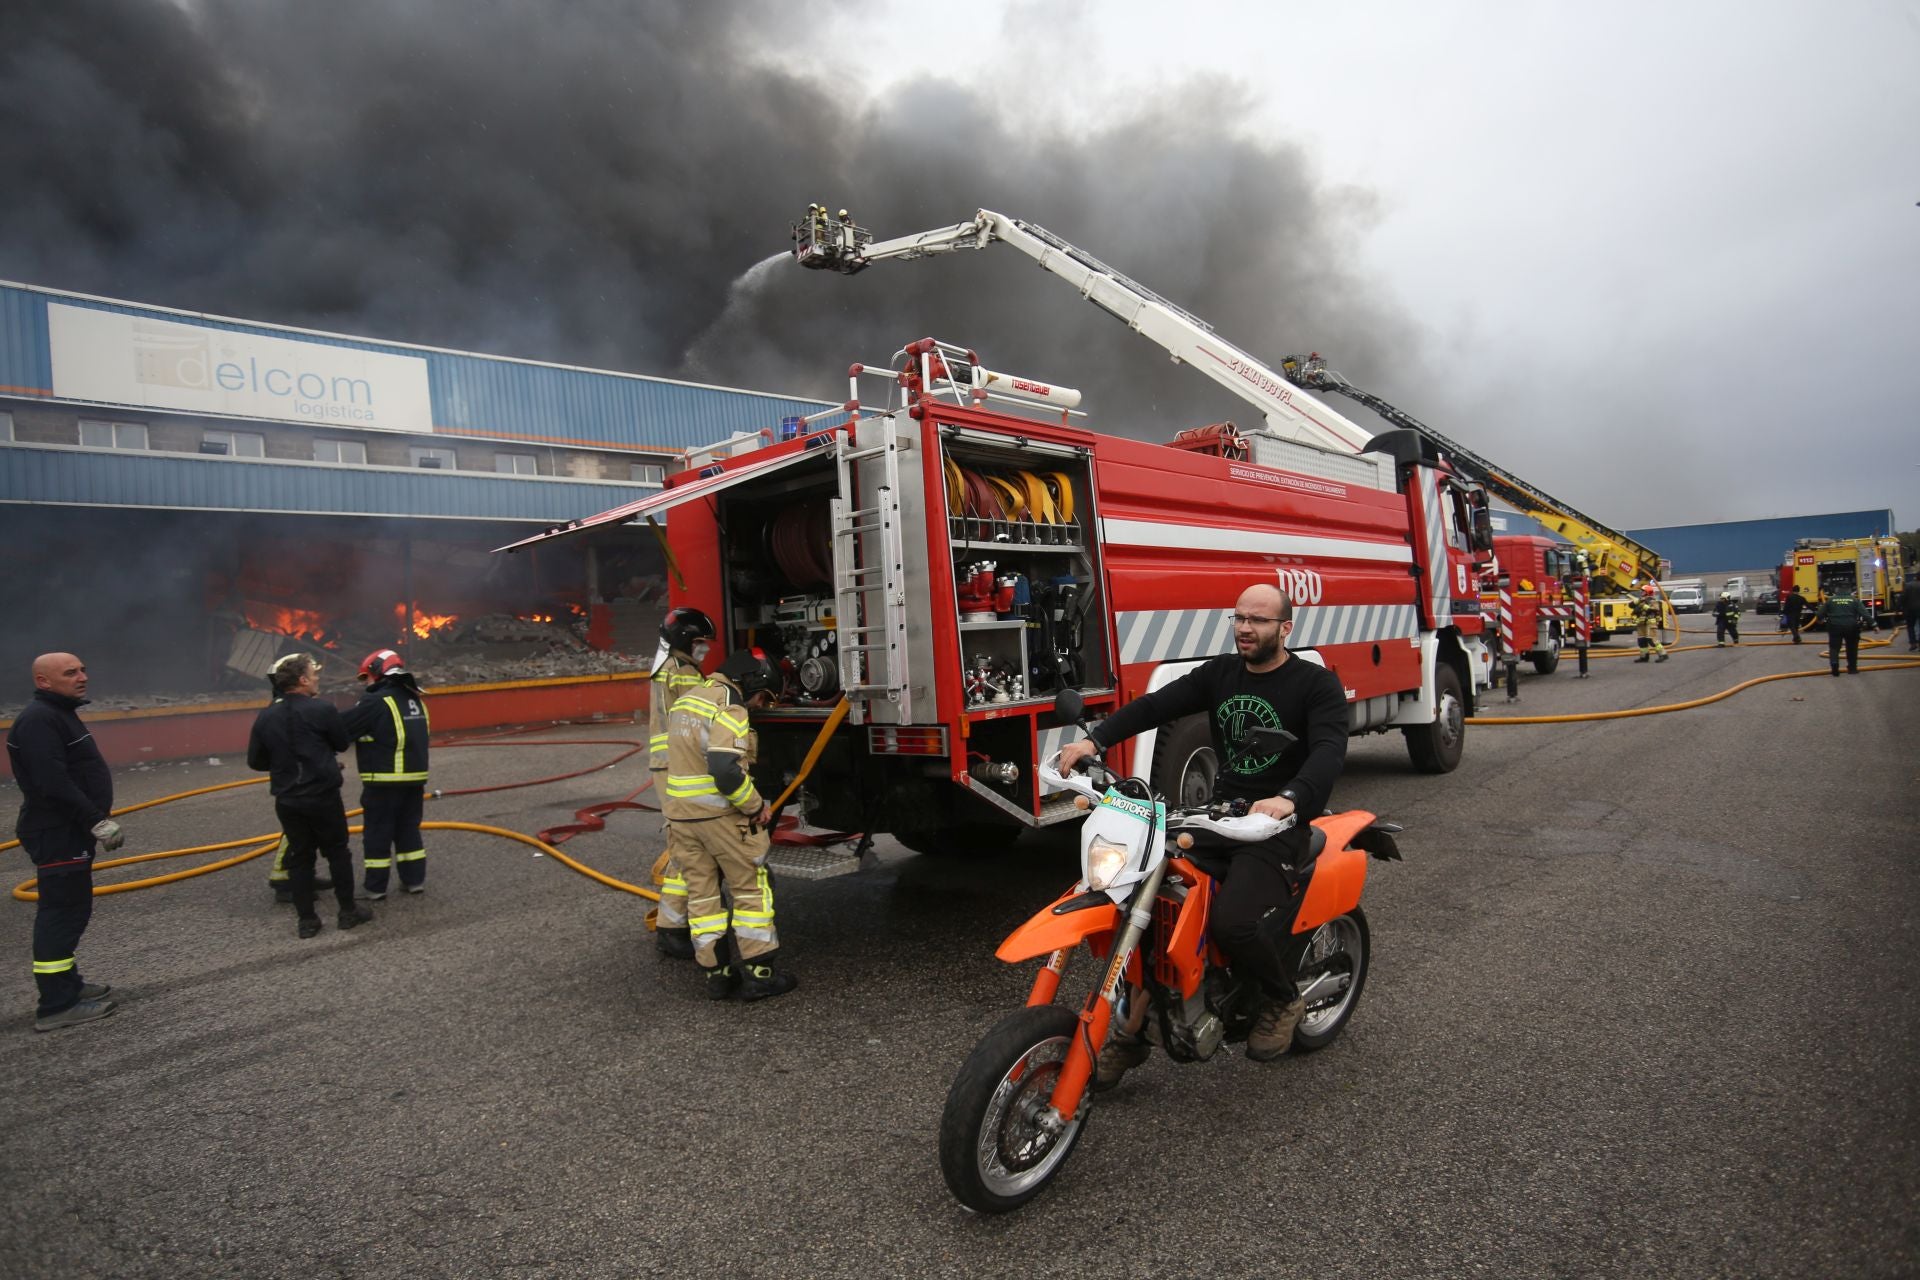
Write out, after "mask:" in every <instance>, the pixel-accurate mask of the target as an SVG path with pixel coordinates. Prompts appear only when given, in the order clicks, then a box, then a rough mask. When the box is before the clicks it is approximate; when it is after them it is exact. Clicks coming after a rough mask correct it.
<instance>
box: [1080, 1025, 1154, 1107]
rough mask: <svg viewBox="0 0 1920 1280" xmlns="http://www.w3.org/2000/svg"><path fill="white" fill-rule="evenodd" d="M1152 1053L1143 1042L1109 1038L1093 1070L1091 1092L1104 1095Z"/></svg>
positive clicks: (1117, 1036) (1120, 1037) (1116, 1037)
mask: <svg viewBox="0 0 1920 1280" xmlns="http://www.w3.org/2000/svg"><path fill="white" fill-rule="evenodd" d="M1152 1052H1153V1049H1152V1047H1151V1046H1149V1045H1148V1044H1147V1042H1146V1041H1145V1040H1132V1039H1128V1038H1126V1037H1124V1036H1119V1035H1115V1036H1111V1037H1109V1038H1108V1040H1107V1043H1106V1045H1105V1046H1104V1047H1103V1048H1102V1049H1101V1050H1100V1060H1099V1061H1098V1062H1096V1063H1095V1064H1094V1068H1093V1091H1094V1092H1095V1093H1105V1092H1106V1091H1107V1090H1109V1089H1111V1088H1113V1086H1115V1085H1117V1084H1119V1083H1120V1077H1121V1076H1124V1075H1126V1074H1127V1072H1129V1071H1131V1070H1133V1069H1134V1068H1135V1067H1137V1066H1139V1065H1140V1064H1141V1063H1143V1062H1145V1061H1146V1060H1147V1057H1148V1055H1150V1054H1151V1053H1152Z"/></svg>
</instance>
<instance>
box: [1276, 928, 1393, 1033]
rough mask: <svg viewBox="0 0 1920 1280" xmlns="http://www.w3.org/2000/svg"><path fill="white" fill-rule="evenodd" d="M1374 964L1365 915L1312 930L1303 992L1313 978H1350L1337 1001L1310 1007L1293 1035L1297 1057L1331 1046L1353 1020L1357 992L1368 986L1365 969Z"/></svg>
mask: <svg viewBox="0 0 1920 1280" xmlns="http://www.w3.org/2000/svg"><path fill="white" fill-rule="evenodd" d="M1372 960H1373V935H1372V934H1371V933H1370V932H1369V931H1368V929H1367V916H1366V913H1365V912H1364V911H1362V910H1360V908H1359V907H1355V908H1354V909H1353V910H1351V911H1349V912H1347V913H1346V914H1345V915H1343V916H1335V917H1334V918H1333V919H1331V920H1329V921H1327V922H1326V923H1325V924H1323V925H1321V926H1320V927H1319V928H1318V929H1316V930H1314V933H1313V940H1312V941H1311V942H1309V943H1308V944H1307V950H1306V954H1305V955H1303V956H1301V957H1300V976H1299V983H1300V986H1301V989H1302V990H1304V989H1305V988H1306V987H1307V985H1308V983H1309V982H1310V981H1311V980H1312V976H1313V975H1316V974H1319V973H1322V972H1325V971H1329V970H1331V971H1333V972H1340V971H1342V970H1344V971H1345V972H1346V973H1347V974H1348V975H1349V981H1348V983H1347V989H1346V990H1345V991H1342V992H1341V993H1340V995H1339V998H1338V999H1335V1000H1332V1001H1328V1002H1325V1003H1321V1004H1310V1005H1308V1006H1307V1011H1306V1013H1305V1014H1304V1015H1302V1017H1301V1019H1300V1025H1299V1026H1298V1027H1296V1028H1295V1029H1294V1032H1293V1047H1294V1049H1295V1050H1296V1051H1297V1052H1300V1053H1312V1052H1313V1051H1314V1050H1315V1049H1324V1048H1326V1047H1327V1046H1328V1045H1330V1044H1332V1043H1333V1040H1334V1037H1335V1036H1337V1035H1339V1034H1340V1029H1341V1028H1342V1027H1344V1026H1346V1025H1347V1019H1348V1018H1351V1017H1352V1016H1353V1010H1354V1006H1356V1005H1358V1004H1359V1003H1360V992H1361V990H1362V989H1363V988H1364V987H1365V986H1366V985H1367V969H1368V967H1369V965H1370V964H1371V962H1372Z"/></svg>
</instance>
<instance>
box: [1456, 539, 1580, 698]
mask: <svg viewBox="0 0 1920 1280" xmlns="http://www.w3.org/2000/svg"><path fill="white" fill-rule="evenodd" d="M1493 558H1494V567H1493V570H1492V571H1491V572H1489V573H1488V574H1487V575H1486V576H1485V577H1483V578H1482V579H1481V583H1480V604H1481V607H1482V608H1483V609H1484V610H1485V611H1487V612H1488V613H1490V614H1492V615H1494V620H1495V628H1494V629H1495V631H1496V633H1497V634H1501V635H1511V636H1512V637H1513V647H1514V652H1515V653H1516V654H1517V655H1518V656H1519V657H1520V658H1523V659H1525V660H1526V661H1529V662H1531V663H1533V669H1534V670H1535V671H1537V672H1539V673H1540V674H1541V675H1543V676H1548V675H1552V674H1553V671H1554V668H1555V667H1557V666H1559V665H1560V650H1561V649H1562V648H1563V647H1565V646H1567V645H1571V644H1573V643H1574V641H1575V638H1576V637H1575V625H1574V624H1575V611H1574V593H1573V591H1572V590H1570V589H1569V586H1568V584H1569V582H1571V581H1572V580H1574V579H1576V578H1578V577H1580V576H1582V575H1583V569H1582V567H1581V566H1582V564H1583V563H1584V557H1581V556H1579V555H1578V553H1577V552H1576V551H1575V549H1574V548H1573V547H1572V545H1571V544H1569V543H1565V542H1556V541H1554V540H1553V539H1552V538H1542V537H1540V536H1538V535H1537V534H1531V533H1514V534H1506V533H1496V534H1494V535H1493ZM1503 578H1504V579H1505V580H1506V583H1505V585H1504V586H1502V585H1501V581H1500V580H1501V579H1503ZM1502 610H1505V611H1506V612H1507V613H1509V614H1510V615H1511V621H1510V630H1507V629H1504V628H1505V627H1506V626H1507V625H1508V621H1507V620H1506V619H1502V618H1501V617H1500V612H1501V611H1502Z"/></svg>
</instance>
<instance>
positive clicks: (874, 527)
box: [831, 418, 913, 724]
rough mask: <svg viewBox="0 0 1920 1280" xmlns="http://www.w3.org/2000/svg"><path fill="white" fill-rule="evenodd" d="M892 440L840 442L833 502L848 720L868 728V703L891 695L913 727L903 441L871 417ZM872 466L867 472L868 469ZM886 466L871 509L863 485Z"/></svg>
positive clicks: (837, 629)
mask: <svg viewBox="0 0 1920 1280" xmlns="http://www.w3.org/2000/svg"><path fill="white" fill-rule="evenodd" d="M868 421H869V422H872V423H873V424H874V425H875V426H876V427H878V428H879V429H880V430H881V431H882V432H883V433H884V435H885V438H884V439H883V440H882V441H881V443H879V444H873V445H864V446H863V445H859V444H857V443H856V442H855V440H854V439H853V438H852V435H851V433H849V434H848V435H844V436H841V437H840V440H839V446H838V449H837V453H836V457H835V466H836V468H837V469H838V472H839V482H840V488H839V494H838V496H836V497H835V498H834V499H833V500H832V504H831V512H832V521H833V609H834V643H835V646H836V647H837V650H838V654H837V657H838V661H839V664H840V688H841V691H842V692H843V693H845V694H846V697H847V704H848V706H847V718H848V719H849V720H851V721H852V722H853V723H854V724H865V723H867V704H868V703H870V702H872V701H873V700H874V699H876V698H880V697H885V698H886V700H887V701H889V702H892V703H895V704H897V705H898V707H899V716H898V720H899V722H900V723H902V724H907V723H911V722H912V711H913V708H912V699H911V694H910V692H909V689H908V685H907V584H906V579H905V562H906V552H905V549H904V546H903V544H902V540H901V536H900V442H899V439H898V438H897V437H896V436H895V434H894V428H893V422H892V420H891V419H888V418H878V419H868ZM863 463H865V464H867V465H866V466H862V465H861V464H863ZM874 465H877V466H878V468H879V472H880V474H879V477H878V483H877V484H875V485H874V486H873V493H874V501H873V503H872V505H870V506H859V505H856V504H858V503H859V502H860V501H861V490H860V480H861V478H862V476H863V475H864V476H870V475H871V472H870V471H869V468H870V467H872V466H874Z"/></svg>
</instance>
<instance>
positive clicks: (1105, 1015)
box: [1043, 861, 1167, 1132]
mask: <svg viewBox="0 0 1920 1280" xmlns="http://www.w3.org/2000/svg"><path fill="white" fill-rule="evenodd" d="M1166 874H1167V864H1166V863H1165V862H1164V861H1162V862H1161V863H1160V865H1159V866H1157V867H1155V868H1154V869H1153V873H1152V874H1151V875H1149V876H1148V877H1147V878H1146V879H1145V880H1144V881H1142V882H1141V884H1140V888H1139V889H1138V890H1137V891H1136V892H1135V893H1134V895H1133V901H1132V905H1131V907H1130V908H1129V910H1128V912H1127V927H1126V928H1125V929H1124V930H1122V931H1121V933H1120V938H1119V940H1118V941H1117V942H1115V943H1114V947H1113V957H1112V958H1111V959H1110V960H1108V961H1107V972H1106V976H1105V977H1103V978H1102V979H1101V980H1100V985H1099V986H1097V987H1095V988H1094V990H1093V992H1092V993H1091V994H1090V995H1088V996H1087V1003H1086V1004H1085V1005H1084V1006H1083V1007H1082V1008H1081V1010H1080V1023H1079V1026H1078V1027H1077V1028H1076V1029H1075V1034H1074V1037H1073V1043H1072V1044H1070V1045H1068V1046H1067V1056H1066V1060H1065V1061H1063V1062H1062V1063H1061V1064H1060V1078H1059V1079H1058V1080H1056V1081H1054V1085H1053V1094H1052V1096H1051V1097H1049V1098H1048V1099H1047V1111H1048V1114H1047V1115H1046V1116H1045V1117H1044V1118H1043V1123H1044V1124H1045V1125H1046V1126H1047V1127H1048V1128H1050V1129H1054V1130H1055V1131H1056V1132H1058V1131H1059V1130H1060V1129H1064V1128H1065V1127H1066V1124H1067V1120H1068V1118H1070V1117H1072V1116H1074V1115H1076V1114H1077V1113H1078V1112H1079V1110H1080V1101H1081V1099H1082V1098H1084V1097H1085V1096H1086V1092H1087V1081H1089V1080H1091V1079H1092V1078H1093V1068H1094V1064H1095V1060H1096V1059H1097V1058H1098V1057H1099V1056H1100V1046H1101V1045H1103V1044H1105V1043H1106V1042H1107V1030H1108V1027H1109V1025H1110V1024H1111V1023H1112V1021H1113V1008H1114V1004H1115V1003H1116V1002H1117V1001H1118V1000H1119V998H1120V984H1121V983H1122V982H1123V981H1125V979H1126V973H1127V962H1128V961H1129V960H1131V959H1133V955H1134V952H1135V951H1136V950H1138V948H1139V946H1140V939H1141V937H1142V936H1143V935H1144V934H1145V933H1146V931H1147V927H1148V926H1149V925H1151V924H1152V923H1153V903H1154V900H1155V899H1156V898H1158V897H1159V896H1160V882H1161V881H1162V880H1163V879H1165V877H1166ZM1144 968H1145V966H1144V965H1143V966H1142V969H1143V970H1144ZM1143 976H1144V975H1143Z"/></svg>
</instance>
